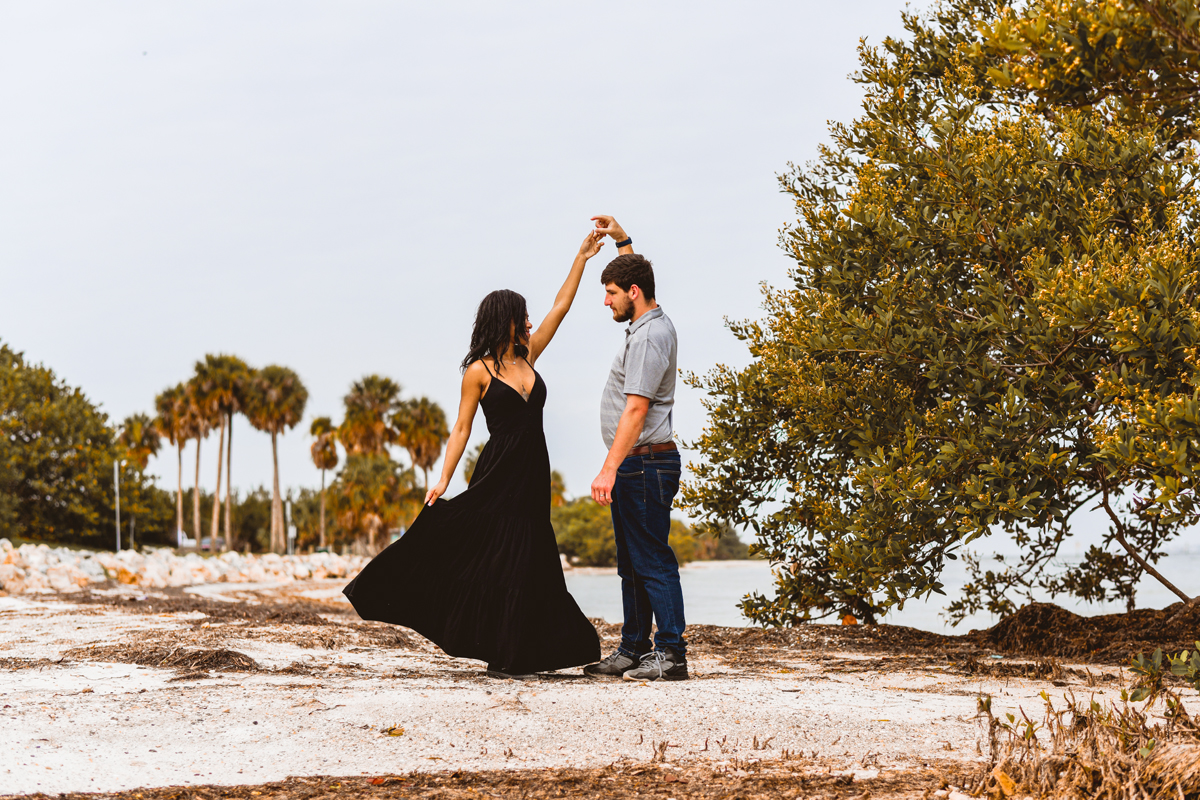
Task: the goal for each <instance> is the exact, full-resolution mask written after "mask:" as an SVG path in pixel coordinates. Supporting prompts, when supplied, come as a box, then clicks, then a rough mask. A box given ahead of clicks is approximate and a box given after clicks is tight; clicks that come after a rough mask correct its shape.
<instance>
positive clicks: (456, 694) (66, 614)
mask: <svg viewBox="0 0 1200 800" xmlns="http://www.w3.org/2000/svg"><path fill="white" fill-rule="evenodd" d="M339 588H340V583H335V582H329V583H323V584H321V583H309V584H291V585H290V586H288V587H286V588H281V587H272V586H268V585H257V586H248V585H245V584H243V585H241V586H237V585H217V586H209V587H198V591H196V590H193V591H192V595H197V594H199V595H207V598H201V599H203V600H204V602H206V603H208V604H209V605H210V606H214V607H216V609H217V611H221V608H222V607H228V608H229V609H230V610H231V614H230V615H226V616H222V615H221V614H217V613H214V612H213V611H211V610H210V611H208V612H205V611H203V610H187V609H186V608H184V609H183V610H173V611H165V612H161V613H147V612H146V605H147V601H146V600H145V599H144V596H142V595H139V594H137V593H136V592H133V593H131V592H130V591H129V590H128V589H124V590H119V589H114V590H112V592H113V596H112V599H111V601H110V602H107V603H106V602H96V601H95V599H93V601H91V602H87V603H72V602H68V601H60V600H53V601H42V600H33V599H29V598H16V597H0V674H2V675H3V679H2V680H0V706H2V708H0V753H3V754H4V755H3V756H2V757H0V794H20V793H33V792H45V793H58V792H81V791H96V792H100V791H102V792H112V791H120V790H126V789H133V788H137V787H151V786H167V785H206V784H224V785H229V784H260V783H264V782H268V781H278V780H282V779H284V778H286V777H288V776H314V775H346V776H353V775H391V774H397V773H405V772H411V771H413V770H418V771H439V770H443V771H444V770H452V771H458V770H464V771H465V770H470V771H483V770H529V769H531V768H544V767H552V768H564V767H572V768H574V767H578V768H595V767H602V766H605V765H610V764H613V763H614V762H628V763H635V762H650V761H654V760H657V761H659V762H660V763H664V764H666V765H670V764H683V765H691V766H697V765H699V766H702V767H728V768H732V769H741V768H743V767H745V766H746V765H748V764H753V763H755V762H759V761H764V760H772V759H774V760H778V759H781V758H783V759H786V758H789V757H791V758H796V757H800V758H806V759H814V760H820V761H821V762H822V763H824V764H826V765H827V766H826V769H827V770H828V769H834V770H840V771H844V772H845V773H847V774H854V775H856V776H857V777H859V778H860V779H862V778H871V777H873V776H877V775H878V774H879V773H880V772H881V771H884V772H886V771H889V770H913V769H919V768H921V767H922V766H925V765H929V764H931V763H935V762H938V763H944V762H946V761H961V762H971V761H978V760H981V758H982V756H981V751H980V747H979V745H980V743H981V740H982V737H981V728H980V727H979V725H978V723H977V722H976V719H975V710H976V699H977V698H978V696H979V695H980V694H981V693H986V694H990V695H993V696H994V700H993V709H994V710H997V711H999V712H1003V711H1008V710H1012V711H1013V712H1014V713H1017V712H1018V711H1019V710H1020V709H1022V708H1023V709H1025V710H1026V711H1027V712H1028V713H1029V714H1030V716H1040V714H1041V709H1042V707H1043V701H1042V700H1041V699H1040V698H1039V697H1038V695H1039V693H1040V692H1042V691H1048V692H1050V693H1051V694H1053V695H1054V696H1056V697H1058V696H1061V695H1062V694H1063V693H1064V692H1067V691H1073V692H1074V693H1075V694H1077V695H1078V696H1080V697H1089V696H1094V697H1095V698H1096V699H1097V700H1100V701H1105V700H1106V699H1115V697H1116V695H1117V694H1118V693H1119V691H1120V685H1119V684H1120V682H1121V681H1122V680H1124V678H1123V677H1121V673H1122V670H1120V669H1117V668H1111V667H1109V668H1097V667H1091V668H1090V671H1091V672H1092V673H1093V674H1094V675H1096V676H1098V678H1099V679H1098V680H1093V679H1092V678H1090V677H1084V676H1085V673H1084V672H1083V671H1082V670H1079V671H1074V670H1070V669H1068V670H1067V672H1066V673H1064V674H1062V675H1059V676H1058V677H1059V678H1061V679H1058V680H1055V681H1054V682H1053V683H1052V682H1051V681H1046V680H1034V679H1028V678H1021V677H989V676H983V677H981V676H980V675H979V674H974V675H969V674H962V671H961V670H958V669H956V668H955V664H954V662H953V659H952V658H950V657H946V656H943V657H937V656H936V655H934V656H928V655H927V656H925V657H922V658H907V659H906V658H896V657H895V655H896V654H894V653H891V654H879V653H870V652H861V651H858V652H839V651H838V650H837V649H836V643H835V644H834V645H832V646H829V645H824V644H822V643H821V642H822V639H821V637H820V636H819V629H820V628H822V627H824V626H810V627H811V628H812V629H813V630H814V631H816V632H817V633H816V634H814V635H815V636H816V638H815V639H813V644H812V645H811V646H809V647H805V648H800V649H796V648H790V649H789V648H776V649H775V650H773V651H772V652H770V653H761V652H755V653H749V652H739V653H732V652H725V651H720V650H719V648H716V649H714V648H707V649H706V648H704V647H701V646H697V647H695V648H694V651H693V653H692V655H691V657H690V666H691V670H692V674H693V676H694V677H693V679H692V680H689V681H686V682H678V683H649V684H647V683H629V682H621V681H616V682H597V681H592V680H589V679H586V678H584V677H583V676H582V673H581V672H580V671H579V670H565V671H562V672H559V673H553V674H550V675H546V676H543V677H542V678H541V679H539V680H537V681H528V682H527V681H510V680H495V679H490V678H487V677H486V676H485V675H484V673H483V671H482V664H480V663H479V662H475V661H468V660H461V659H453V658H449V657H447V656H445V655H444V654H442V653H440V651H438V650H437V649H436V648H434V647H433V646H431V645H429V644H428V643H427V642H425V641H424V640H422V639H421V638H420V637H419V636H417V635H415V634H413V633H411V632H405V631H404V630H403V629H396V628H390V627H389V626H383V625H378V624H374V623H362V622H361V621H359V620H358V619H357V617H356V616H353V615H352V614H348V613H346V611H345V610H344V609H343V608H341V607H340V606H338V605H337V599H338V594H337V591H338V589H339ZM122 591H123V594H122ZM124 595H129V597H125V596H124ZM137 598H143V599H137ZM225 601H228V602H225ZM190 602H195V601H190ZM305 603H306V604H307V605H302V604H305ZM273 604H279V607H280V608H285V609H292V612H291V613H290V616H289V613H283V612H281V613H280V614H279V615H278V616H277V618H276V619H264V618H262V615H261V614H260V615H259V618H257V619H239V618H238V617H237V615H236V614H233V613H232V612H233V611H237V610H238V609H244V608H252V609H253V608H258V609H260V610H261V609H270V608H273V607H274V605H273ZM183 605H184V606H186V603H184V604H183ZM165 607H169V606H165ZM300 607H303V608H312V609H316V610H317V611H319V612H320V614H319V616H317V615H316V614H314V613H312V612H300V613H299V615H297V613H296V612H295V609H296V608H300ZM305 614H307V618H306V617H305ZM722 630H727V629H713V630H712V631H710V635H709V637H708V638H710V639H712V638H714V637H716V636H717V635H718V634H719V633H720V632H721V631H722ZM603 633H604V634H605V635H606V637H607V639H608V643H611V641H612V638H611V637H612V636H613V634H614V633H615V630H613V629H612V628H611V627H610V628H608V629H606V630H604V631H603ZM698 638H700V639H703V638H704V637H703V636H698ZM608 643H606V650H607V648H608V646H609V645H608ZM228 651H236V653H240V654H244V656H248V657H249V658H250V659H253V662H252V666H246V665H244V664H243V665H242V666H241V667H238V666H237V665H236V664H234V665H233V669H234V670H235V671H221V670H220V669H219V662H220V661H221V658H225V659H226V661H229V660H230V658H231V657H230V656H229V654H228ZM139 653H140V654H142V655H138V654H139ZM146 653H158V654H159V655H157V656H154V657H153V659H150V660H152V661H154V662H155V663H157V662H158V661H162V662H163V663H172V664H175V666H170V667H166V666H143V665H139V664H136V663H124V662H125V661H128V660H139V659H140V660H142V661H143V662H146V661H147V657H146V655H145V654H146ZM164 654H165V655H164ZM187 654H192V655H195V656H196V659H193V660H197V659H200V660H203V659H201V658H200V657H201V656H205V654H208V657H211V658H213V659H216V660H215V661H214V662H213V664H214V665H216V666H217V667H218V669H217V670H216V671H209V670H213V666H209V670H205V669H202V668H201V669H196V668H193V667H190V666H187V664H186V663H184V662H187V661H188V659H187V658H181V657H180V656H182V655H187ZM222 654H224V655H222ZM885 656H886V658H885ZM189 657H190V656H189ZM982 657H983V658H984V659H987V655H986V654H984V655H983V656H982ZM233 660H234V661H236V659H233ZM181 664H182V666H181ZM976 672H978V670H976ZM1104 673H1107V674H1104ZM1114 676H1115V677H1114Z"/></svg>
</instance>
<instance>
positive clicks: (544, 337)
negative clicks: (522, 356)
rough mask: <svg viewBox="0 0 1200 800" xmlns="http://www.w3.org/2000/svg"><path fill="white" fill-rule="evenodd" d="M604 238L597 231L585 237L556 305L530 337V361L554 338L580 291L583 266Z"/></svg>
mask: <svg viewBox="0 0 1200 800" xmlns="http://www.w3.org/2000/svg"><path fill="white" fill-rule="evenodd" d="M603 238H604V235H603V234H597V232H596V231H591V232H589V233H588V235H587V236H585V237H584V239H583V244H581V245H580V246H579V254H578V255H576V256H575V261H574V263H572V264H571V271H570V272H568V273H567V279H566V281H564V282H563V285H562V288H561V289H559V290H558V296H557V297H555V298H554V305H553V306H551V307H550V313H549V314H547V315H546V318H545V319H543V320H542V324H541V325H538V327H537V330H536V331H534V332H533V335H532V336H530V337H529V360H530V361H537V357H538V356H540V355H541V354H542V351H543V350H545V349H546V346H547V345H549V344H550V340H551V339H553V338H554V334H555V332H557V331H558V326H559V325H560V324H561V323H562V321H563V317H565V316H566V315H567V312H568V311H570V310H571V303H573V302H575V293H576V292H577V291H579V281H580V279H581V278H582V277H583V267H584V265H585V264H587V262H588V259H589V258H591V257H592V256H594V255H596V253H599V252H600V248H601V247H603V246H604V242H603V241H601V240H602V239H603Z"/></svg>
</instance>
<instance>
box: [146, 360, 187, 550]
mask: <svg viewBox="0 0 1200 800" xmlns="http://www.w3.org/2000/svg"><path fill="white" fill-rule="evenodd" d="M187 402H188V401H187V389H186V388H185V387H184V385H183V384H182V383H181V384H179V385H177V386H172V387H171V388H170V389H166V390H164V391H163V392H162V394H160V395H159V396H158V397H156V398H154V408H155V409H156V410H157V411H158V416H157V417H156V418H155V420H154V426H155V428H157V429H158V432H159V433H160V434H161V435H162V436H164V437H166V440H167V441H168V442H170V443H171V444H173V445H175V453H176V456H177V461H178V463H177V465H176V467H177V468H176V471H175V474H176V476H177V478H178V480H177V483H176V487H175V542H176V544H178V543H179V537H180V535H181V532H182V531H183V445H184V444H185V443H186V442H187V440H188V436H187V433H188V431H187V419H186V418H187V412H188V408H187Z"/></svg>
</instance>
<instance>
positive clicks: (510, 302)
mask: <svg viewBox="0 0 1200 800" xmlns="http://www.w3.org/2000/svg"><path fill="white" fill-rule="evenodd" d="M528 316H529V314H528V312H527V311H526V309H525V298H524V297H522V296H521V295H519V294H517V293H516V292H513V291H510V290H508V289H497V290H496V291H494V292H492V293H491V294H489V295H488V296H487V297H485V298H483V301H482V302H480V304H479V310H477V311H476V312H475V327H474V328H473V329H472V330H471V349H470V350H469V351H467V357H466V358H464V359H463V362H462V369H463V370H464V371H465V370H466V368H467V367H469V366H471V365H472V364H474V363H475V362H476V361H478V360H479V359H481V358H483V357H485V356H490V357H491V358H492V360H493V361H495V362H496V371H497V372H499V371H500V370H502V369H503V368H504V367H503V364H502V363H501V359H500V354H501V353H503V352H504V351H505V350H506V349H508V345H509V342H512V340H513V333H514V332H515V333H516V335H517V336H518V337H519V336H520V335H521V334H523V333H524V332H525V319H526V318H527V317H528ZM512 346H513V355H514V356H516V357H517V358H524V357H525V356H526V355H528V354H529V349H528V348H527V347H525V345H523V344H521V343H520V342H512Z"/></svg>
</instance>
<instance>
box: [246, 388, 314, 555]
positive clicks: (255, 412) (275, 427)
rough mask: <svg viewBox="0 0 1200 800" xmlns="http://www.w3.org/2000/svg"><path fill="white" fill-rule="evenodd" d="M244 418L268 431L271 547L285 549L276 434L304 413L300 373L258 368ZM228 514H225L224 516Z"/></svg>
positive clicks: (305, 398) (304, 395)
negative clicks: (271, 473)
mask: <svg viewBox="0 0 1200 800" xmlns="http://www.w3.org/2000/svg"><path fill="white" fill-rule="evenodd" d="M244 399H245V405H244V406H243V408H244V409H245V413H246V418H247V419H248V420H250V424H251V425H253V426H254V427H255V428H256V429H258V430H260V431H266V432H267V433H269V434H271V458H272V459H273V461H274V465H275V469H274V483H273V485H272V487H273V488H272V494H271V550H272V552H275V553H282V552H283V551H284V549H285V545H286V542H285V539H284V520H283V498H282V497H281V496H280V494H279V444H278V437H279V434H280V433H282V432H284V431H285V430H287V429H288V428H294V427H295V426H296V423H298V422H299V421H300V420H301V419H302V418H303V417H304V406H305V405H306V404H307V403H308V389H306V388H304V384H303V383H301V382H300V376H299V375H297V374H296V373H295V372H293V371H292V370H290V369H288V368H287V367H280V366H276V365H274V364H272V365H271V366H268V367H263V368H262V369H261V370H257V371H256V372H255V373H254V374H253V376H252V377H251V380H250V382H249V384H248V385H247V386H246V391H245V398H244ZM227 518H228V517H227Z"/></svg>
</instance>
